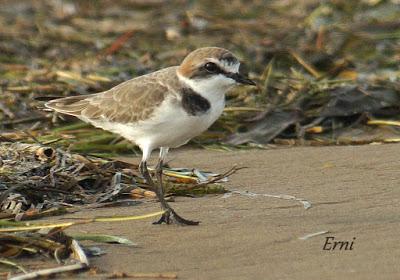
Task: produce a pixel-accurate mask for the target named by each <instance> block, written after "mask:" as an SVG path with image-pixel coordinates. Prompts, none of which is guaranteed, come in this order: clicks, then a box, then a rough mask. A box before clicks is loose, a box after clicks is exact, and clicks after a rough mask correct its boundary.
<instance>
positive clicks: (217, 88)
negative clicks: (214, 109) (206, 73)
mask: <svg viewBox="0 0 400 280" xmlns="http://www.w3.org/2000/svg"><path fill="white" fill-rule="evenodd" d="M176 74H177V75H178V78H179V80H180V81H181V82H183V83H184V84H186V85H188V86H189V87H190V88H191V89H193V90H194V91H195V92H197V93H198V94H200V95H201V96H203V97H205V98H207V99H208V100H209V101H211V102H213V100H219V99H221V98H224V94H225V93H226V92H227V91H228V90H229V89H230V88H232V87H233V86H234V85H235V81H234V80H232V79H229V78H227V77H225V76H224V75H215V76H213V77H211V78H208V79H196V80H193V79H188V78H186V77H183V76H182V75H180V74H179V73H178V72H177V73H176Z"/></svg>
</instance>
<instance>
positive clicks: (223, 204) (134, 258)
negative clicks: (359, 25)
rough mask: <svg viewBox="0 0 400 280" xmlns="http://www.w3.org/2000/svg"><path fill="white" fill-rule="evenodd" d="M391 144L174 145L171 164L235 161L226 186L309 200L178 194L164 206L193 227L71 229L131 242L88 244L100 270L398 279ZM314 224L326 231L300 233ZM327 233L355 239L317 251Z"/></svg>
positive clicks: (394, 149)
mask: <svg viewBox="0 0 400 280" xmlns="http://www.w3.org/2000/svg"><path fill="white" fill-rule="evenodd" d="M399 149H400V145H396V144H391V145H366V146H341V147H299V148H279V149H271V150H250V151H248V150H246V151H235V152H216V151H205V150H194V149H182V150H175V151H172V152H171V154H170V156H169V159H172V162H171V163H170V164H171V166H175V167H195V168H200V169H202V170H212V171H215V172H223V171H224V170H227V169H228V168H229V167H231V166H232V165H233V164H237V165H239V166H247V167H248V168H247V169H243V170H240V171H239V172H238V173H236V174H234V175H232V176H231V177H230V181H229V183H227V184H226V185H227V187H228V189H230V190H246V191H250V192H253V193H259V194H273V195H279V194H286V195H292V196H296V197H298V198H303V199H305V200H307V201H309V202H310V203H311V204H312V207H311V208H309V209H308V210H305V209H304V207H303V205H302V204H301V203H300V202H299V201H293V200H284V199H278V198H271V197H261V196H257V197H253V198H251V197H247V196H243V195H238V194H234V195H232V196H231V197H229V198H222V195H209V196H206V197H202V198H183V197H178V198H177V199H176V202H174V203H172V204H171V205H172V206H173V207H174V208H175V210H177V212H178V213H180V214H181V215H182V216H184V217H186V218H189V219H199V220H200V221H201V224H200V226H198V227H179V226H167V225H161V226H159V225H158V226H155V225H152V224H151V221H152V219H148V220H140V221H130V222H125V223H119V222H117V223H109V224H102V223H99V224H89V225H83V226H81V227H79V228H77V227H75V228H71V229H70V230H69V232H90V233H102V234H113V235H118V236H123V237H126V238H129V239H130V240H132V241H133V242H136V243H137V244H138V246H136V247H129V246H124V245H115V244H113V245H103V244H101V245H98V244H97V243H96V244H95V245H96V246H99V247H101V248H103V249H105V250H106V251H107V254H106V255H103V256H101V257H96V258H91V264H92V265H94V266H97V267H99V268H100V270H101V271H104V272H108V273H111V272H116V271H118V272H128V273H138V272H143V273H154V272H157V273H158V272H176V273H177V275H178V278H179V279H352V280H354V279H399V278H398V277H399V275H400V242H399V241H398V234H399V230H400V225H399V222H400V221H399V215H400V213H399V208H398V206H399V205H400V177H399V175H398V170H399V169H400V161H399V156H398V155H399ZM132 160H133V161H137V159H136V158H133V159H132ZM158 210H159V207H158V204H157V203H155V202H145V203H142V204H141V205H139V206H132V207H114V208H103V209H97V210H95V211H94V210H91V211H85V212H79V213H76V214H74V215H69V216H68V217H71V216H73V217H82V216H85V217H88V216H96V215H135V214H138V215H139V214H145V213H150V212H155V211H158ZM321 231H329V233H326V234H323V235H318V236H314V237H311V238H309V239H306V240H302V239H299V237H302V236H305V235H307V234H312V233H316V232H321ZM330 236H331V237H334V238H335V240H337V241H339V240H340V241H354V242H353V246H352V247H353V250H344V249H342V250H338V247H337V248H336V249H335V250H333V251H332V250H323V246H324V244H325V242H326V237H330ZM354 238H355V239H354ZM328 247H332V245H328V246H327V247H326V248H328ZM348 248H349V247H348ZM97 279H98V278H97Z"/></svg>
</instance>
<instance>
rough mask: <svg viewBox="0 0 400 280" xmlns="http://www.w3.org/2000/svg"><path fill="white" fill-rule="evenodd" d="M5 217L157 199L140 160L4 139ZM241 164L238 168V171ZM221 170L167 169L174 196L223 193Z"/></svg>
mask: <svg viewBox="0 0 400 280" xmlns="http://www.w3.org/2000/svg"><path fill="white" fill-rule="evenodd" d="M0 157H1V162H2V164H1V165H0V182H1V183H0V188H1V189H0V206H1V209H2V211H1V214H0V217H2V218H15V219H16V220H27V219H33V218H39V217H43V216H49V215H57V214H63V213H66V212H71V211H77V210H79V209H80V208H82V207H86V208H87V207H99V206H98V205H101V204H106V203H109V202H113V201H114V202H115V201H118V200H124V201H125V202H126V199H131V200H132V199H138V198H140V197H142V198H143V197H147V198H154V193H153V192H152V191H151V190H148V188H149V187H148V185H146V183H145V181H144V179H143V178H142V177H141V176H140V175H139V173H138V167H137V165H134V164H130V163H126V162H122V161H117V160H108V159H104V158H99V157H95V156H83V155H80V154H75V153H70V152H67V151H64V150H62V149H60V148H56V149H55V148H52V147H50V146H42V145H39V144H23V143H9V142H3V143H0ZM236 170H237V169H234V170H233V172H235V171H236ZM233 172H232V170H231V171H230V172H228V173H225V174H222V176H221V175H219V174H213V173H207V172H202V171H199V170H189V169H184V168H181V169H176V168H175V169H168V168H165V169H164V174H165V176H164V179H165V180H166V181H165V186H166V192H167V194H169V195H187V194H197V195H202V194H207V193H224V192H225V188H224V187H223V186H222V185H221V184H220V183H218V182H222V181H223V180H224V178H226V177H227V176H229V175H230V174H232V173H233Z"/></svg>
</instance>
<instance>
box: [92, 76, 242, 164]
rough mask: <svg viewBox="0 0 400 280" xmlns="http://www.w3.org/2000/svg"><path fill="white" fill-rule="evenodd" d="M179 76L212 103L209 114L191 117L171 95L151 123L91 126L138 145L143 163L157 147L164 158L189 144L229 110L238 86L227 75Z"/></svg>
mask: <svg viewBox="0 0 400 280" xmlns="http://www.w3.org/2000/svg"><path fill="white" fill-rule="evenodd" d="M178 77H179V79H180V80H181V81H182V82H183V83H185V84H186V85H187V86H188V87H190V88H192V89H193V90H194V91H195V92H197V93H198V94H200V95H202V96H203V97H204V98H206V99H207V100H208V101H209V102H210V105H211V108H210V109H209V110H208V111H207V112H206V113H203V114H200V115H198V116H192V115H189V114H188V113H187V112H186V111H185V110H184V109H183V107H182V105H181V101H180V100H179V99H178V100H177V95H175V94H170V95H169V96H168V97H167V98H166V99H165V100H164V101H163V102H162V103H161V105H160V106H159V107H158V108H157V109H156V110H155V111H154V113H153V114H152V115H151V117H150V118H149V119H147V120H143V121H139V122H136V123H127V124H123V123H112V122H107V121H106V120H103V121H96V122H91V123H92V124H93V125H95V126H97V127H100V128H103V129H105V130H109V131H111V132H114V133H117V134H120V135H122V136H123V137H124V138H126V139H128V140H130V141H132V142H134V143H136V144H137V145H138V146H139V147H140V148H141V150H142V152H143V158H142V161H147V160H148V158H149V157H150V154H151V152H152V151H153V150H154V149H157V148H161V149H160V158H162V159H164V158H165V156H166V155H167V153H168V148H175V147H179V146H181V145H183V144H186V143H187V142H188V141H189V140H190V139H192V138H193V137H195V136H197V135H199V134H201V133H202V132H204V131H205V130H207V129H208V128H209V127H210V126H211V125H212V124H213V123H214V122H215V121H216V120H217V119H218V117H219V116H220V115H221V114H222V111H223V109H224V107H225V93H226V91H227V90H229V89H230V88H231V87H232V86H233V85H235V82H234V81H233V80H232V79H229V78H227V77H225V76H223V75H218V76H214V77H212V78H210V79H203V80H190V79H187V78H185V77H182V76H180V75H179V74H178ZM84 121H86V122H90V121H89V120H84Z"/></svg>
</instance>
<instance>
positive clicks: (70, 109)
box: [44, 95, 90, 117]
mask: <svg viewBox="0 0 400 280" xmlns="http://www.w3.org/2000/svg"><path fill="white" fill-rule="evenodd" d="M89 96H90V95H80V96H70V97H64V98H59V99H55V100H51V101H49V102H46V103H45V104H44V105H45V106H46V108H49V109H52V110H54V111H56V112H60V113H63V114H67V115H71V116H76V117H79V116H80V115H81V112H82V111H83V110H84V109H85V108H86V107H87V106H88V104H89V101H88V100H87V98H88V97H89Z"/></svg>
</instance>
